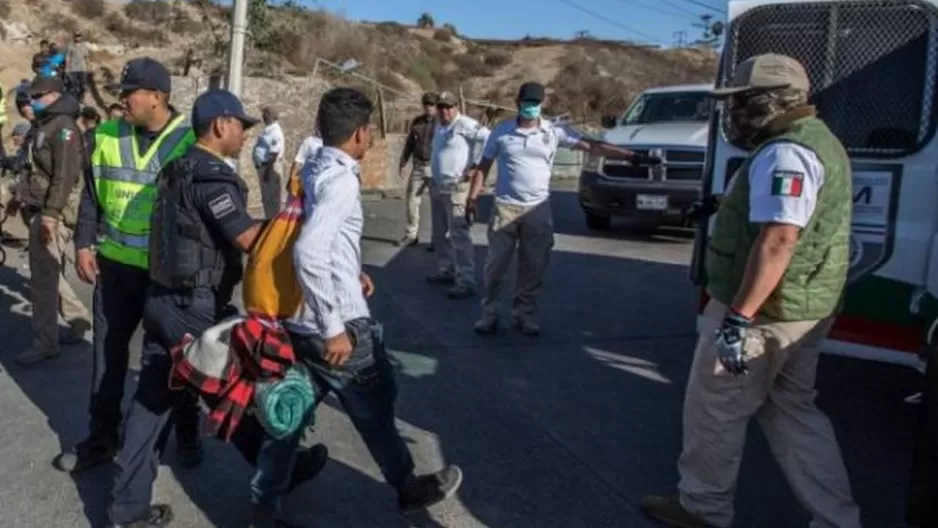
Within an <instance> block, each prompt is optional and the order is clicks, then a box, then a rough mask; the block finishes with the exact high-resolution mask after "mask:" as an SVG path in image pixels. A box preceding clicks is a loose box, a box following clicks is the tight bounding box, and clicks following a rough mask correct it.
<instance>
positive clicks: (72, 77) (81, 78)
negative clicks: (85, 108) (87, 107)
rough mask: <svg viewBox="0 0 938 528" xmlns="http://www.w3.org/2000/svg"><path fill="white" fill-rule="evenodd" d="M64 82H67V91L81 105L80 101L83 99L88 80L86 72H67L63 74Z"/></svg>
mask: <svg viewBox="0 0 938 528" xmlns="http://www.w3.org/2000/svg"><path fill="white" fill-rule="evenodd" d="M65 77H66V80H67V82H68V91H69V93H71V94H72V95H73V96H75V99H78V102H79V103H81V101H82V99H84V97H85V90H86V84H87V82H86V79H87V78H88V73H87V72H68V73H66V74H65Z"/></svg>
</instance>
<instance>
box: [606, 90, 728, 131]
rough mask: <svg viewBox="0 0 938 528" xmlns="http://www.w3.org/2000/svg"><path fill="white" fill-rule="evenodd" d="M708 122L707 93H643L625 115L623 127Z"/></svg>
mask: <svg viewBox="0 0 938 528" xmlns="http://www.w3.org/2000/svg"><path fill="white" fill-rule="evenodd" d="M709 120H710V98H709V97H708V94H707V92H673V93H672V92H664V93H644V94H642V95H640V96H639V97H638V99H636V101H635V103H633V104H632V106H631V107H630V108H629V109H628V111H627V112H626V113H625V118H623V120H622V124H623V125H645V124H649V123H661V122H666V121H700V122H706V121H709Z"/></svg>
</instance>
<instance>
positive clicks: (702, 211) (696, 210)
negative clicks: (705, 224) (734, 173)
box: [681, 195, 720, 222]
mask: <svg viewBox="0 0 938 528" xmlns="http://www.w3.org/2000/svg"><path fill="white" fill-rule="evenodd" d="M719 208H720V199H719V198H718V197H717V196H715V195H712V196H708V197H706V198H704V199H702V200H697V201H696V202H694V203H692V204H690V205H688V206H686V207H684V208H683V209H681V218H683V219H684V220H690V221H693V222H699V221H700V220H705V219H706V218H707V217H709V216H710V215H712V214H713V213H715V212H717V209H719Z"/></svg>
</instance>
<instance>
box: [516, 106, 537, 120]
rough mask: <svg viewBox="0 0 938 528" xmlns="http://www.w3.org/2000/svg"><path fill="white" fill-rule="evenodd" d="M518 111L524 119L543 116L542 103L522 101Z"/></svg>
mask: <svg viewBox="0 0 938 528" xmlns="http://www.w3.org/2000/svg"><path fill="white" fill-rule="evenodd" d="M518 113H519V114H520V115H521V117H522V118H524V119H537V118H539V117H541V105H539V104H536V103H521V108H520V109H519V111H518Z"/></svg>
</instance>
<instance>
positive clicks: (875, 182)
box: [691, 0, 938, 366]
mask: <svg viewBox="0 0 938 528" xmlns="http://www.w3.org/2000/svg"><path fill="white" fill-rule="evenodd" d="M728 16H729V20H730V24H729V29H728V32H727V34H726V44H725V46H724V49H723V52H722V60H721V65H720V70H719V72H718V74H717V80H716V85H717V86H722V85H724V84H725V83H726V81H727V80H729V79H730V78H732V76H733V73H734V71H735V69H736V67H737V65H738V64H740V63H741V62H743V61H744V60H746V59H748V58H749V57H752V56H753V55H758V54H762V53H767V52H774V53H782V54H785V55H790V56H792V57H795V58H797V59H798V60H799V61H801V63H802V64H804V66H805V68H806V69H807V71H808V74H809V75H810V77H811V83H812V94H811V102H812V104H814V105H816V106H817V108H818V113H819V115H820V117H821V118H822V119H823V120H824V121H825V122H826V123H827V124H828V126H829V127H830V128H831V129H832V130H833V131H834V133H835V134H837V136H838V137H839V138H840V139H841V141H842V142H843V144H844V146H845V147H846V148H847V151H848V152H849V154H850V156H851V159H852V161H853V187H854V211H853V239H852V249H853V251H852V263H851V268H850V274H849V278H848V287H847V292H846V297H845V300H844V301H845V302H844V309H843V311H842V313H841V315H840V316H839V317H838V319H837V324H836V326H835V328H834V330H833V332H832V333H831V336H830V339H829V341H828V343H827V346H826V350H827V351H829V352H832V353H838V354H844V355H848V356H853V357H860V358H868V359H876V360H883V361H889V362H895V363H901V364H907V365H912V366H917V365H918V363H919V359H918V352H920V351H921V350H922V347H923V346H931V345H933V344H934V340H935V339H936V336H935V328H936V325H938V238H936V228H938V137H936V135H935V131H936V130H935V128H936V121H938V119H936V112H938V7H936V4H935V2H933V1H920V0H876V1H869V0H855V1H854V0H846V1H845V0H841V1H833V2H824V1H817V2H815V1H807V2H806V1H791V2H790V1H775V2H772V1H769V2H766V1H731V2H730V3H729V7H728ZM724 130H725V117H724V115H723V112H722V111H719V110H718V111H716V112H714V113H713V118H712V120H711V127H710V140H709V143H708V149H707V156H706V163H705V169H704V183H703V193H704V195H705V196H708V195H721V194H723V192H724V190H725V189H726V188H727V183H728V181H729V179H730V178H731V177H732V176H733V173H734V172H735V171H736V169H737V168H738V167H739V165H740V164H741V163H742V161H743V159H744V158H745V156H746V154H747V153H746V152H745V151H743V150H741V149H740V148H738V147H737V146H735V145H733V144H731V143H730V142H729V141H728V140H727V139H726V135H725V133H724ZM710 228H712V219H711V222H710V224H709V225H708V224H707V223H706V222H703V223H701V225H700V227H699V229H698V233H697V241H696V244H695V248H694V261H693V264H692V272H691V273H692V278H693V279H694V281H695V282H696V283H697V284H698V285H703V284H704V282H705V281H704V276H703V275H704V271H703V255H704V247H705V245H706V243H707V240H708V232H709V229H710Z"/></svg>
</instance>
